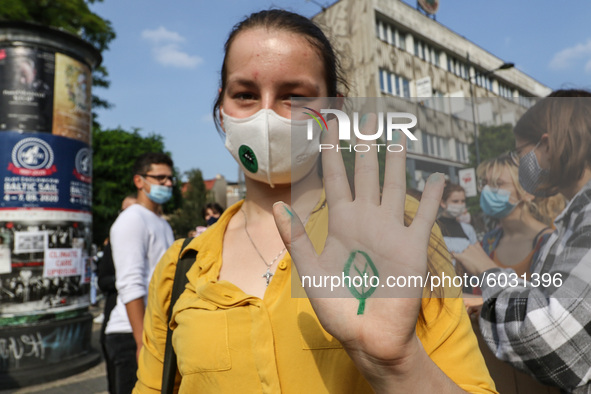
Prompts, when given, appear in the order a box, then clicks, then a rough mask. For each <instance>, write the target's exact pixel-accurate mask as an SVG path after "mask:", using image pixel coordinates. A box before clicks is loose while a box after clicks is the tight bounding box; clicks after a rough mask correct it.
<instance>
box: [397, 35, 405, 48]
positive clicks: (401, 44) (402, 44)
mask: <svg viewBox="0 0 591 394" xmlns="http://www.w3.org/2000/svg"><path fill="white" fill-rule="evenodd" d="M397 33H398V34H397V37H398V44H397V45H398V48H400V49H402V50H403V51H406V33H401V32H399V31H397Z"/></svg>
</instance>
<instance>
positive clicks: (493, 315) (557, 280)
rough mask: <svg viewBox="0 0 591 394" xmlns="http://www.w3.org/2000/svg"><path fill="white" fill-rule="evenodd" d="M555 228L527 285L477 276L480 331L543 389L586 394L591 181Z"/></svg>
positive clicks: (495, 272)
mask: <svg viewBox="0 0 591 394" xmlns="http://www.w3.org/2000/svg"><path fill="white" fill-rule="evenodd" d="M555 223H556V227H557V228H556V231H555V232H554V233H553V234H552V236H551V237H550V238H549V240H548V242H547V244H546V245H545V247H544V249H543V251H542V252H541V253H540V256H539V258H538V260H537V261H536V262H535V263H534V265H533V266H532V273H531V277H530V279H529V281H524V280H522V279H521V278H517V275H516V274H515V272H514V271H513V270H512V269H501V268H495V269H492V270H488V271H486V272H485V273H484V274H483V275H482V276H481V278H482V279H483V284H482V291H483V292H482V293H483V299H484V305H483V307H482V312H481V315H480V327H481V331H482V335H483V337H484V339H485V340H486V342H487V344H488V346H489V347H490V348H491V350H492V351H493V353H495V355H496V356H497V357H498V358H499V359H501V360H504V361H507V362H509V363H511V364H512V365H513V366H515V367H517V368H519V369H521V370H523V371H525V372H527V373H529V374H531V375H533V376H535V377H536V378H537V379H538V380H540V381H541V382H543V383H545V384H549V385H554V386H558V387H560V388H562V389H565V390H568V391H576V392H591V182H589V183H587V185H586V186H585V187H584V188H583V190H581V191H580V192H579V193H578V194H577V196H575V198H573V200H571V202H570V203H569V205H568V206H567V208H566V209H565V211H564V212H563V213H562V214H561V215H559V217H558V218H557V219H556V221H555ZM511 274H512V275H511ZM504 275H506V278H508V279H509V280H508V281H505V280H504V278H503V279H502V280H500V282H501V284H503V285H505V282H507V285H506V286H500V285H499V283H498V282H499V280H498V279H500V278H502V277H503V276H504ZM490 278H493V279H496V280H491V279H490ZM495 282H496V283H495Z"/></svg>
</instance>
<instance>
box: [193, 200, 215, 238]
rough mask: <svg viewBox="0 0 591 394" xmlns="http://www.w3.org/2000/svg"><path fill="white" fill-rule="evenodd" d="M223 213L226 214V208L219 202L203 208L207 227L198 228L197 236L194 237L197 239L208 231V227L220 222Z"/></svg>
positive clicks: (208, 204)
mask: <svg viewBox="0 0 591 394" xmlns="http://www.w3.org/2000/svg"><path fill="white" fill-rule="evenodd" d="M222 213H224V208H223V207H222V206H221V205H220V204H218V203H217V202H210V203H207V204H206V205H205V207H203V211H202V213H201V214H202V215H203V219H205V223H206V224H207V227H206V226H197V228H196V231H195V234H194V235H192V236H193V237H196V236H197V235H199V234H201V233H203V232H204V231H205V230H207V228H208V227H210V226H213V225H214V224H215V222H217V221H218V219H219V218H220V216H221V214H222ZM189 237H191V235H189Z"/></svg>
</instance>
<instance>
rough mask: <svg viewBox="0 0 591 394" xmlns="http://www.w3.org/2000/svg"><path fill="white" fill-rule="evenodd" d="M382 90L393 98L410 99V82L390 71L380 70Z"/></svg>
mask: <svg viewBox="0 0 591 394" xmlns="http://www.w3.org/2000/svg"><path fill="white" fill-rule="evenodd" d="M379 74H380V90H381V91H382V92H384V93H388V94H391V95H393V96H400V97H410V81H409V80H408V79H406V78H404V77H402V76H400V75H396V74H394V73H393V72H390V71H388V70H384V69H380V71H379Z"/></svg>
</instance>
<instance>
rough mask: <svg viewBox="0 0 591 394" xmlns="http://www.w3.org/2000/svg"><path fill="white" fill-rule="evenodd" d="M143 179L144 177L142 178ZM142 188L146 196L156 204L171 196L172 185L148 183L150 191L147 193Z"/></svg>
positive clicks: (162, 202)
mask: <svg viewBox="0 0 591 394" xmlns="http://www.w3.org/2000/svg"><path fill="white" fill-rule="evenodd" d="M142 178H143V177H142ZM144 180H146V179H145V178H144ZM146 182H147V181H146ZM148 183H149V182H148ZM142 190H143V191H144V193H146V195H147V196H148V198H149V199H150V200H152V201H153V202H155V203H156V204H164V203H165V202H167V201H168V200H170V198H171V197H172V187H170V186H162V185H154V184H152V183H150V193H147V192H146V190H145V189H142Z"/></svg>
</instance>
